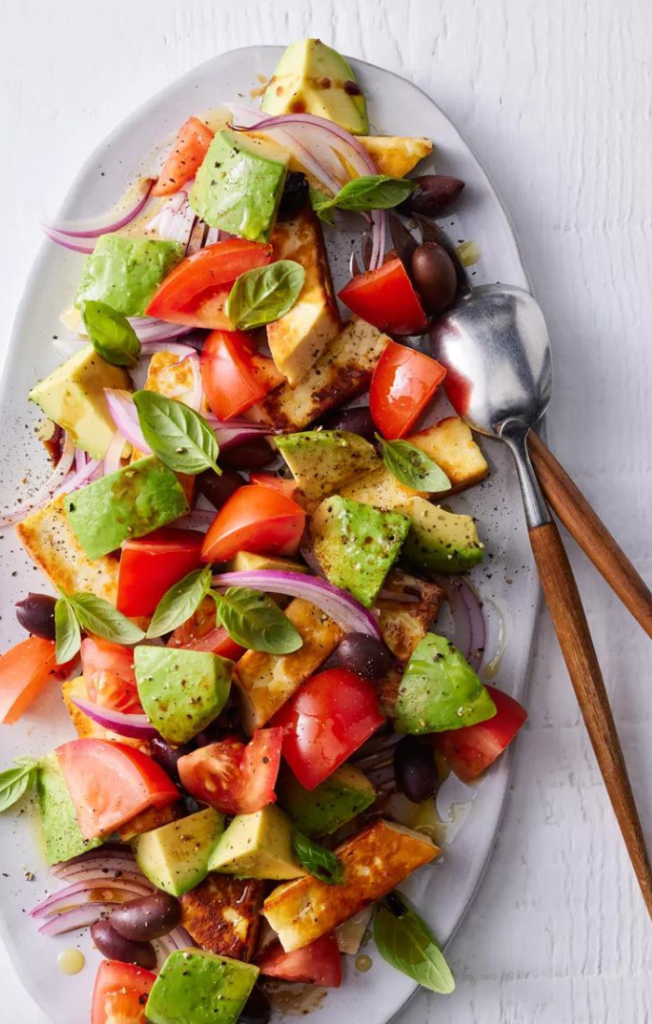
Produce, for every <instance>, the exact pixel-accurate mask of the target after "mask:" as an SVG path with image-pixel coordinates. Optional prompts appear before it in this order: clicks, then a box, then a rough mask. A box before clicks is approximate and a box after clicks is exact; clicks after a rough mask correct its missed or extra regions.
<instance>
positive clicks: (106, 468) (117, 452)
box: [101, 430, 126, 476]
mask: <svg viewBox="0 0 652 1024" xmlns="http://www.w3.org/2000/svg"><path fill="white" fill-rule="evenodd" d="M125 444H126V441H125V439H124V437H123V436H122V434H121V433H120V431H119V430H116V432H115V434H114V435H113V437H112V438H111V440H110V441H109V447H108V448H107V450H106V455H105V456H104V461H103V462H102V464H101V466H102V474H103V475H104V476H110V475H111V473H117V472H118V470H119V469H120V467H121V465H122V453H123V451H124V447H125Z"/></svg>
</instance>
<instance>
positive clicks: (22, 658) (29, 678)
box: [0, 636, 56, 725]
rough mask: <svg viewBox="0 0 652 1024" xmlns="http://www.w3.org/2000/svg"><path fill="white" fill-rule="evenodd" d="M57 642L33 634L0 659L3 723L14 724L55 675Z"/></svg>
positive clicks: (11, 648) (0, 706)
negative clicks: (55, 644)
mask: <svg viewBox="0 0 652 1024" xmlns="http://www.w3.org/2000/svg"><path fill="white" fill-rule="evenodd" d="M55 668H56V659H55V653H54V641H53V640H42V639H41V637H39V636H30V637H28V638H27V640H22V641H21V642H20V643H19V644H16V645H15V647H10V648H9V650H8V651H5V653H4V654H3V655H2V657H1V658H0V722H3V723H4V725H13V724H14V722H17V721H18V719H19V718H20V716H21V715H22V714H23V712H24V711H27V708H28V707H29V706H30V704H31V703H32V702H33V701H35V700H36V698H37V697H38V695H39V694H40V693H41V690H43V689H45V687H46V686H47V684H48V682H49V681H50V680H51V679H54V678H56V677H55Z"/></svg>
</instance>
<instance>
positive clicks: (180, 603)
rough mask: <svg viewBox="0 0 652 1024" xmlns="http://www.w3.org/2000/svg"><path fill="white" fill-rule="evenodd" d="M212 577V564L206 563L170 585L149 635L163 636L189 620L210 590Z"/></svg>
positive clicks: (158, 608)
mask: <svg viewBox="0 0 652 1024" xmlns="http://www.w3.org/2000/svg"><path fill="white" fill-rule="evenodd" d="M212 578H213V570H212V568H211V566H210V565H206V566H204V568H203V569H195V570H194V572H190V573H188V575H187V576H184V578H183V579H182V580H179V582H178V583H175V584H174V586H173V587H170V589H169V590H168V591H167V593H165V594H164V595H163V597H162V598H161V600H160V601H159V603H158V605H157V606H156V611H155V612H154V615H153V616H152V621H151V622H150V624H149V629H148V630H147V636H148V637H150V638H152V637H157V636H163V634H164V633H171V632H172V630H173V629H176V628H177V626H181V625H182V623H184V622H187V621H188V619H189V618H190V616H191V615H194V614H195V612H196V611H197V609H198V608H199V606H200V605H201V603H202V601H203V600H204V598H205V597H206V595H207V593H208V591H209V590H210V587H211V581H212Z"/></svg>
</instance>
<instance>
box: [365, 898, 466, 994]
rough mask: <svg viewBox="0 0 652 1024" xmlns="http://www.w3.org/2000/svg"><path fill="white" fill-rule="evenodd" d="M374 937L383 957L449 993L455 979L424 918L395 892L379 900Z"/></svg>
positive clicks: (421, 982)
mask: <svg viewBox="0 0 652 1024" xmlns="http://www.w3.org/2000/svg"><path fill="white" fill-rule="evenodd" d="M374 940H375V942H376V946H377V948H378V952H379V953H380V955H381V956H382V958H383V960H386V961H387V963H388V964H391V966H392V967H395V968H396V969H397V970H398V971H401V972H402V973H403V974H407V976H408V978H412V980H413V981H416V982H417V984H418V985H422V986H423V988H428V989H430V991H431V992H438V993H439V994H440V995H450V993H451V992H454V991H455V979H454V978H453V975H452V974H451V969H450V967H449V966H448V964H447V963H446V958H445V957H444V954H443V953H442V951H441V949H440V948H439V946H438V945H437V943H436V942H435V939H434V937H433V935H432V933H431V932H430V929H429V928H428V927H427V925H426V924H425V922H424V921H422V920H421V918H420V917H419V916H418V914H415V913H414V911H413V910H410V908H409V907H408V906H407V905H406V904H405V903H404V902H403V900H402V899H401V897H400V896H398V894H397V893H390V895H389V896H388V897H386V899H384V900H383V901H382V903H381V904H380V905H379V907H378V910H377V911H376V916H375V918H374Z"/></svg>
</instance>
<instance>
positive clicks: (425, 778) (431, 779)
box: [394, 736, 438, 804]
mask: <svg viewBox="0 0 652 1024" xmlns="http://www.w3.org/2000/svg"><path fill="white" fill-rule="evenodd" d="M394 774H395V776H396V785H397V786H398V788H399V789H400V791H401V792H402V793H405V795H406V797H407V798H408V800H412V801H413V802H414V803H415V804H420V803H422V802H423V801H424V800H427V799H428V798H429V797H431V796H434V795H435V793H436V791H437V781H438V776H437V766H436V764H435V756H434V751H433V749H432V747H431V746H430V744H428V743H424V742H423V741H422V740H418V739H416V738H415V737H414V736H404V737H403V739H402V740H399V742H398V743H397V744H396V746H395V748H394Z"/></svg>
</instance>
